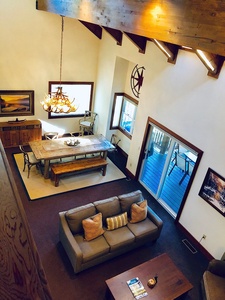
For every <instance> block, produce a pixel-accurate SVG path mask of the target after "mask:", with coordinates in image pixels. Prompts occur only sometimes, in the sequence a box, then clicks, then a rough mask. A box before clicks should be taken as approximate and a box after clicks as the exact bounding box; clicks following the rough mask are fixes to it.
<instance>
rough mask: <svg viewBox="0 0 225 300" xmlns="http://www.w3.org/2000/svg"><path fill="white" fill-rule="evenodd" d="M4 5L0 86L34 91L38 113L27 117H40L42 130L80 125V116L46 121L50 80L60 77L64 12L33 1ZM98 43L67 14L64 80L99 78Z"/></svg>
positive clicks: (11, 1) (0, 25) (0, 22)
mask: <svg viewBox="0 0 225 300" xmlns="http://www.w3.org/2000/svg"><path fill="white" fill-rule="evenodd" d="M0 5H1V18H0V28H1V29H0V37H1V47H0V90H34V91H35V116H30V117H29V116H28V117H26V119H40V120H41V121H42V124H43V131H51V130H54V131H55V130H57V131H60V132H63V131H75V130H77V129H78V119H74V118H72V119H71V118H69V119H65V118H64V119H51V120H48V113H47V112H45V111H44V110H43V109H42V107H41V105H40V101H41V100H42V99H43V97H44V96H45V95H46V94H47V93H48V82H49V81H54V80H55V81H59V79H60V76H59V63H60V38H61V17H60V16H58V15H55V14H51V13H46V12H43V11H38V10H36V1H35V0H22V1H14V0H8V1H4V0H0ZM99 43H100V41H99V39H98V38H97V37H95V36H94V35H93V34H92V33H91V32H90V31H89V30H88V29H86V28H85V27H84V26H83V25H82V24H81V23H80V22H79V21H77V20H74V19H70V18H65V19H64V42H63V66H62V81H93V82H94V83H95V82H96V71H97V62H98V47H99ZM23 118H24V117H21V119H23ZM9 119H13V118H6V117H4V118H0V121H7V120H9Z"/></svg>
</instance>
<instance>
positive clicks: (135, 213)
mask: <svg viewBox="0 0 225 300" xmlns="http://www.w3.org/2000/svg"><path fill="white" fill-rule="evenodd" d="M147 206H148V203H147V200H144V201H141V202H138V203H133V204H132V205H131V220H130V223H138V222H141V221H143V220H145V219H146V217H147Z"/></svg>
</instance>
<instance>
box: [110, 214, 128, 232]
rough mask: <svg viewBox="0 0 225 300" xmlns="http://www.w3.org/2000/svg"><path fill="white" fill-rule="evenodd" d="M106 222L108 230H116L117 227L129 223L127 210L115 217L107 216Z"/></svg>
mask: <svg viewBox="0 0 225 300" xmlns="http://www.w3.org/2000/svg"><path fill="white" fill-rule="evenodd" d="M106 223H107V229H108V230H114V229H116V228H119V227H123V226H125V225H127V223H128V220H127V212H125V213H123V214H120V215H118V216H115V217H111V218H107V219H106Z"/></svg>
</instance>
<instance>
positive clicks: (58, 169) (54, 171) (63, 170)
mask: <svg viewBox="0 0 225 300" xmlns="http://www.w3.org/2000/svg"><path fill="white" fill-rule="evenodd" d="M107 164H108V163H107V161H106V160H105V159H104V158H101V157H98V158H87V159H80V160H74V161H70V162H65V163H59V164H55V165H52V166H51V175H52V177H51V178H52V180H54V181H55V186H59V177H60V175H62V174H69V173H73V172H77V171H84V170H92V169H100V168H101V169H102V176H105V174H106V167H107Z"/></svg>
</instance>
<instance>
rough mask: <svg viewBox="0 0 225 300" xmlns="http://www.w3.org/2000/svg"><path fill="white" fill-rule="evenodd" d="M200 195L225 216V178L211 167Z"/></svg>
mask: <svg viewBox="0 0 225 300" xmlns="http://www.w3.org/2000/svg"><path fill="white" fill-rule="evenodd" d="M199 196H200V197H201V198H202V199H204V200H205V201H207V202H208V203H209V204H210V205H211V206H212V207H214V208H215V209H216V210H217V211H218V212H219V213H221V214H222V215H223V216H225V178H223V177H222V176H221V175H219V174H218V173H216V172H215V171H213V170H212V169H210V168H209V169H208V171H207V173H206V176H205V179H204V181H203V184H202V186H201V189H200V191H199Z"/></svg>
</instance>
